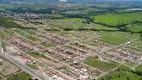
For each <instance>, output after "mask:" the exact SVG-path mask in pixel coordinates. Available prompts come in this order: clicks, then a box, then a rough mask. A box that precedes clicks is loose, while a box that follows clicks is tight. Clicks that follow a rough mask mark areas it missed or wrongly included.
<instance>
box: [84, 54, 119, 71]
mask: <svg viewBox="0 0 142 80" xmlns="http://www.w3.org/2000/svg"><path fill="white" fill-rule="evenodd" d="M85 63H86V64H88V65H90V66H92V67H95V68H98V69H100V70H102V71H108V70H111V69H113V68H115V67H117V66H118V64H117V63H116V62H113V61H107V62H105V61H101V60H100V59H99V58H98V57H88V58H87V59H86V61H85Z"/></svg>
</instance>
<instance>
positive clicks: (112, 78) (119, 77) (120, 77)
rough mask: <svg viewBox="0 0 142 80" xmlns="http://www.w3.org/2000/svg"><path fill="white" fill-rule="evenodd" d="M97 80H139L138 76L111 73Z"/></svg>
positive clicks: (127, 73) (128, 73) (126, 73)
mask: <svg viewBox="0 0 142 80" xmlns="http://www.w3.org/2000/svg"><path fill="white" fill-rule="evenodd" d="M99 80H141V79H140V76H138V75H136V74H133V73H131V72H113V73H109V74H107V75H106V76H104V77H102V78H100V79H99Z"/></svg>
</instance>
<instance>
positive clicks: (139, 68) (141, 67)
mask: <svg viewBox="0 0 142 80" xmlns="http://www.w3.org/2000/svg"><path fill="white" fill-rule="evenodd" d="M135 72H136V73H137V74H139V75H141V76H142V65H139V66H138V67H136V68H135Z"/></svg>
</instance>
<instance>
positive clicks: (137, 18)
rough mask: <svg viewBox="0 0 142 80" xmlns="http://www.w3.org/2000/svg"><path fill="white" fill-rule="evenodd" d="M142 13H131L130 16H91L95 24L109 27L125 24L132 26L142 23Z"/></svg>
mask: <svg viewBox="0 0 142 80" xmlns="http://www.w3.org/2000/svg"><path fill="white" fill-rule="evenodd" d="M141 16H142V13H130V14H123V13H122V14H105V15H98V16H91V19H93V20H94V22H97V23H101V24H105V25H109V26H121V25H125V24H131V23H133V22H142V18H141Z"/></svg>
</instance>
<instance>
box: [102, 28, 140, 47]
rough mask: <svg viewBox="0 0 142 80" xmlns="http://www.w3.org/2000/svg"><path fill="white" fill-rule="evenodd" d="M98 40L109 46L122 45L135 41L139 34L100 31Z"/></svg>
mask: <svg viewBox="0 0 142 80" xmlns="http://www.w3.org/2000/svg"><path fill="white" fill-rule="evenodd" d="M99 34H100V36H101V37H100V40H101V41H104V42H106V43H110V44H116V45H118V44H124V43H126V42H129V41H131V40H134V39H137V38H139V37H140V34H131V33H129V32H105V31H101V32H99Z"/></svg>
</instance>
